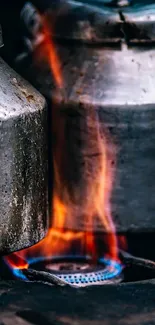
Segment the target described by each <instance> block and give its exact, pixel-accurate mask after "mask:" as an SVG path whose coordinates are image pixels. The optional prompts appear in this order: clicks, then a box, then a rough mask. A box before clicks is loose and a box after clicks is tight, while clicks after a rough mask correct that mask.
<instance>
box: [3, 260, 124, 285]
mask: <svg viewBox="0 0 155 325" xmlns="http://www.w3.org/2000/svg"><path fill="white" fill-rule="evenodd" d="M60 260H63V261H65V260H66V261H79V260H80V261H84V262H89V261H91V256H81V255H77V256H74V255H67V256H64V255H61V256H54V257H43V256H39V257H35V258H29V259H28V260H27V262H28V263H29V265H34V264H35V263H39V262H45V261H49V262H51V263H52V262H57V261H60ZM98 263H99V264H100V265H103V269H102V270H99V271H97V270H96V271H94V272H90V271H88V272H85V273H80V272H77V273H69V274H63V272H61V273H60V272H58V273H57V274H56V276H57V277H59V278H60V279H63V280H64V281H66V282H67V283H70V284H74V285H77V286H78V285H87V284H95V283H96V284H98V283H99V282H100V283H101V282H105V281H108V280H111V279H115V278H117V277H118V276H119V275H120V274H121V272H122V270H123V266H122V264H121V263H119V262H117V261H114V260H111V259H106V258H104V257H102V258H99V260H98ZM7 264H8V263H7ZM13 274H14V275H15V276H16V277H18V278H20V279H22V280H24V281H28V279H27V277H26V276H25V275H24V274H23V272H22V270H20V269H17V268H14V269H13Z"/></svg>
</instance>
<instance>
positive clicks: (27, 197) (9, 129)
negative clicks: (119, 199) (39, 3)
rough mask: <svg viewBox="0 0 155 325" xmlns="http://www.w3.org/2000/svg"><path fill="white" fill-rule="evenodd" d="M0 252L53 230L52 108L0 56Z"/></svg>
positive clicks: (40, 237)
mask: <svg viewBox="0 0 155 325" xmlns="http://www.w3.org/2000/svg"><path fill="white" fill-rule="evenodd" d="M0 80H1V82H0V161H1V163H0V255H4V254H7V253H9V252H13V251H17V250H19V249H22V248H25V247H28V246H31V245H33V244H35V243H37V242H38V241H39V240H41V239H42V238H43V237H44V236H45V235H46V231H47V228H48V198H47V194H48V177H47V171H48V169H47V164H48V159H47V134H46V133H47V106H46V102H45V99H44V98H43V97H42V96H41V95H40V94H39V93H38V91H37V90H35V89H34V88H33V87H32V86H31V85H30V84H29V83H28V82H26V81H25V80H23V78H21V77H20V76H19V75H18V74H17V73H15V72H14V71H13V70H12V69H11V68H10V67H9V66H8V65H7V64H6V63H5V62H4V61H3V60H2V59H1V58H0Z"/></svg>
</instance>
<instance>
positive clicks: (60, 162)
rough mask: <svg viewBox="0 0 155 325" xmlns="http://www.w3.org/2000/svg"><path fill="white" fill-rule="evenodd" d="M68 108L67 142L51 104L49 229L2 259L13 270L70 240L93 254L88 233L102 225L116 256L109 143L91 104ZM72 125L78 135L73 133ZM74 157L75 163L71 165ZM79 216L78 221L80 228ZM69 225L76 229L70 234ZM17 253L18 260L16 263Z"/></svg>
mask: <svg viewBox="0 0 155 325" xmlns="http://www.w3.org/2000/svg"><path fill="white" fill-rule="evenodd" d="M43 26H44V28H43V29H44V35H45V38H44V42H43V43H42V47H41V56H43V57H44V56H45V57H46V59H47V60H48V64H49V66H50V68H51V73H52V75H53V77H54V80H55V83H56V85H57V87H58V89H60V88H62V87H63V78H62V73H61V68H60V67H61V64H60V61H59V59H58V56H57V54H56V48H55V46H54V43H53V41H52V40H51V32H49V29H48V24H47V22H46V21H45V19H43ZM57 106H58V107H57ZM71 110H73V112H74V113H75V114H77V115H78V122H77V121H76V123H73V127H72V133H71V134H70V136H71V137H73V141H72V145H71V144H70V143H69V142H68V138H67V137H66V135H65V132H66V129H68V124H67V123H68V120H67V118H66V119H65V118H64V117H62V115H61V112H60V110H59V105H57V103H55V105H54V108H53V112H52V114H53V118H52V121H53V124H52V129H53V134H54V137H55V139H54V140H55V141H54V144H53V165H54V189H53V197H52V218H51V219H52V225H51V228H50V229H49V232H48V235H47V236H46V238H45V239H44V240H42V241H41V242H40V243H38V244H36V245H34V246H33V247H30V248H28V249H25V250H23V251H21V252H20V254H18V253H13V254H11V255H10V256H8V257H7V262H8V263H10V264H11V265H12V266H14V267H17V265H18V266H19V268H23V267H25V268H26V267H27V266H28V265H27V263H26V262H25V264H24V262H23V258H24V260H25V259H27V258H28V257H32V256H35V257H37V256H39V255H41V256H46V257H47V256H52V255H57V254H63V253H64V252H65V253H66V252H67V251H68V250H69V249H70V246H71V245H72V243H73V242H76V243H78V245H79V246H80V247H81V248H80V249H83V248H85V253H87V254H89V255H92V257H93V258H96V257H97V251H96V244H95V237H94V229H96V227H98V228H97V230H98V229H100V228H102V231H105V233H107V235H106V243H107V246H108V249H107V255H108V256H110V257H111V258H112V259H114V260H118V251H117V238H116V234H115V226H114V223H113V221H112V217H111V205H110V196H111V191H112V181H113V171H114V168H113V166H112V164H111V162H113V161H114V158H115V157H114V156H115V154H114V152H115V150H114V146H113V145H112V144H111V140H110V137H109V135H108V133H107V131H105V132H104V134H103V132H101V130H100V123H99V121H98V114H97V112H96V111H95V109H94V107H87V106H84V107H81V108H80V109H79V111H78V109H77V108H74V107H73V108H71ZM73 119H74V118H73ZM71 123H72V122H71ZM77 125H78V128H79V130H80V133H78V132H79V131H77ZM77 134H78V137H79V139H78V140H79V143H81V147H80V148H79V147H78V146H77V147H76V148H75V149H74V148H71V146H73V145H74V140H75V142H76V140H77V139H76V137H77ZM76 155H77V156H78V157H77V159H76V158H75V156H76ZM74 158H75V161H73V163H72V160H73V159H74ZM79 166H80V167H79ZM75 169H76V170H75ZM76 173H77V174H78V175H76ZM72 176H73V177H72ZM72 178H73V179H74V180H73V179H72ZM80 215H81V216H82V217H81V219H80ZM79 220H82V222H83V224H82V225H81V226H80V221H79ZM65 229H68V230H65ZM75 229H79V231H76V232H75ZM18 256H19V261H17V257H18ZM18 262H19V264H18Z"/></svg>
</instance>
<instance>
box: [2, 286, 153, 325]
mask: <svg viewBox="0 0 155 325" xmlns="http://www.w3.org/2000/svg"><path fill="white" fill-rule="evenodd" d="M154 293H155V280H150V281H146V282H141V283H133V284H120V285H111V286H103V287H92V288H87V289H72V288H58V287H49V286H46V285H41V284H34V283H33V284H31V283H24V282H19V281H17V282H4V281H2V282H1V284H0V325H2V324H3V325H4V324H5V325H12V324H16V325H28V324H36V325H42V324H46V325H49V324H51V325H54V324H55V325H60V324H62V325H78V324H80V325H87V324H88V325H96V324H97V325H100V324H102V325H117V324H120V325H126V324H131V325H151V324H155V294H154Z"/></svg>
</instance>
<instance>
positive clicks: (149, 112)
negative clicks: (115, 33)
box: [22, 45, 155, 231]
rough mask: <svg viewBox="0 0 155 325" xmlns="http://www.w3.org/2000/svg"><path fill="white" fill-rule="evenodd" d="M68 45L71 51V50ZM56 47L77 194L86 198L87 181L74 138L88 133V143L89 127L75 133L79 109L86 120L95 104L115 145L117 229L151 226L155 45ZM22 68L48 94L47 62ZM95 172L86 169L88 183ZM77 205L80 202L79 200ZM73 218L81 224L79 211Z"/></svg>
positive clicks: (154, 168) (93, 162)
mask: <svg viewBox="0 0 155 325" xmlns="http://www.w3.org/2000/svg"><path fill="white" fill-rule="evenodd" d="M71 51H73V52H74V54H70V53H72V52H71ZM58 53H59V57H60V59H61V62H62V66H63V70H62V74H63V77H64V80H65V91H66V95H67V100H66V101H65V102H63V103H62V102H61V101H60V104H59V105H58V108H57V111H58V112H60V116H59V118H60V119H61V111H63V112H62V118H63V119H64V120H65V121H66V125H67V128H66V131H65V132H67V133H66V139H67V140H66V141H67V143H66V146H67V147H66V148H70V151H69V152H70V156H69V157H68V161H70V163H69V165H68V166H69V167H68V168H67V171H68V177H69V179H75V180H76V178H77V173H78V175H79V178H78V182H77V181H75V182H77V183H76V186H77V187H78V191H79V192H78V193H79V197H80V198H84V197H85V195H86V193H87V189H88V188H89V187H86V188H85V185H84V184H85V181H86V176H85V170H84V168H83V167H82V165H79V158H78V155H79V154H80V151H79V150H80V149H79V146H78V142H77V140H76V139H78V138H79V139H83V140H82V141H84V139H86V138H87V139H89V140H88V141H89V142H87V144H86V142H85V144H84V145H85V146H87V149H88V147H89V146H91V132H92V131H91V130H89V128H88V129H85V131H84V133H81V131H82V129H81V131H79V134H78V127H79V126H80V125H82V124H81V123H82V120H81V118H80V116H81V115H80V112H81V110H83V119H84V122H83V123H86V121H87V119H88V118H89V114H92V110H94V117H92V118H93V119H94V122H95V121H96V120H97V119H98V117H97V115H98V114H99V118H100V122H101V125H103V126H105V127H107V128H108V129H109V131H110V133H111V138H112V139H113V141H114V142H116V148H117V151H118V153H117V159H116V175H115V183H114V190H113V196H112V215H113V217H114V220H115V222H116V225H117V230H118V231H126V230H136V231H141V230H151V229H152V230H153V229H155V221H154V209H155V200H154V192H155V182H154V178H153V175H154V173H155V147H154V142H155V92H154V74H153V71H154V69H155V59H154V58H155V51H154V49H149V50H147V49H146V50H139V51H138V50H135V49H134V48H133V49H130V50H129V49H128V48H127V47H126V46H125V47H122V48H121V49H120V50H119V49H118V50H114V49H106V48H100V49H94V48H87V47H83V48H81V47H78V46H76V47H72V48H71V47H70V46H67V45H66V46H65V47H59V52H58ZM63 62H64V63H63ZM28 67H31V69H28ZM22 72H23V74H24V76H26V77H27V78H28V79H29V80H30V81H31V82H32V83H33V84H34V85H35V86H36V87H37V88H38V89H39V90H40V91H41V92H42V93H43V94H44V95H45V96H46V97H48V98H51V94H52V87H53V81H52V79H51V74H50V71H49V73H48V72H47V68H46V69H45V67H44V66H43V65H42V67H40V69H39V68H38V67H37V68H36V67H35V65H34V64H32V63H31V64H30V65H28V66H27V68H26V69H25V71H22ZM79 103H80V106H79ZM90 106H91V108H90V111H89V107H90ZM60 107H61V109H60ZM78 111H79V115H78V113H77V112H78ZM73 112H75V113H73ZM95 112H96V113H95ZM91 116H92V115H91ZM76 125H77V129H76V128H75V126H76ZM85 125H86V124H85ZM80 128H81V126H80ZM57 132H59V131H58V129H57ZM69 134H70V135H69ZM70 139H72V141H71V140H70ZM80 141H81V140H80ZM91 150H93V148H92V149H91ZM94 150H96V146H95V148H94ZM109 150H110V147H109ZM92 152H93V151H92ZM95 152H96V151H95ZM73 161H74V163H73ZM114 163H115V162H114ZM98 164H99V161H98V158H97V156H94V157H93V156H92V158H90V166H92V170H93V166H99V165H98ZM83 166H84V165H83ZM75 170H76V173H75ZM94 172H95V171H94ZM96 172H97V171H96ZM66 173H67V172H66ZM69 175H70V176H69ZM95 175H96V174H93V172H92V173H91V174H90V178H89V185H91V182H93V181H94V179H96V176H95ZM77 184H78V185H77ZM83 186H84V187H83ZM71 189H72V190H73V186H72V187H71ZM82 189H83V190H82ZM72 190H71V192H72ZM85 190H86V192H85ZM72 193H73V192H72ZM84 193H85V194H84ZM88 193H89V190H88ZM79 207H80V208H81V200H80V201H79ZM73 219H74V218H73V217H72V220H73ZM77 220H78V222H77V223H76V227H77V228H76V229H84V228H83V227H84V224H83V218H82V219H81V218H79V217H78V218H77ZM70 226H71V225H70ZM100 227H101V224H100V225H99V226H98V227H97V229H98V230H99V229H102V227H101V228H100Z"/></svg>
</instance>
